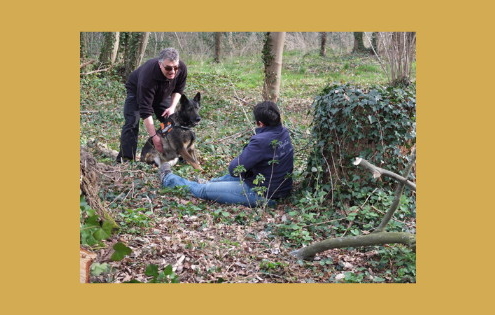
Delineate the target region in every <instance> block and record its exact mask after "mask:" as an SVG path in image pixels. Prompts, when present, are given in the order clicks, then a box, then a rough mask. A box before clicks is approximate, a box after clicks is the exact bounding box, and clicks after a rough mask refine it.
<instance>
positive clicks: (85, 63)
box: [79, 59, 96, 69]
mask: <svg viewBox="0 0 495 315" xmlns="http://www.w3.org/2000/svg"><path fill="white" fill-rule="evenodd" d="M95 62H96V60H95V59H91V60H89V61H86V62H84V63H82V64H81V65H80V66H79V69H82V68H84V67H86V66H88V65H90V64H92V63H95Z"/></svg>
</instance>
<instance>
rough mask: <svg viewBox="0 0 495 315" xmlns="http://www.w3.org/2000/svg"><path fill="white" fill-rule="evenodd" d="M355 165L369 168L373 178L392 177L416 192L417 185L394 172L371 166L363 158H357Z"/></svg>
mask: <svg viewBox="0 0 495 315" xmlns="http://www.w3.org/2000/svg"><path fill="white" fill-rule="evenodd" d="M353 164H354V165H359V166H362V167H364V168H367V169H368V170H370V171H371V173H373V178H378V177H380V176H382V175H385V176H388V177H391V178H393V179H396V180H397V181H399V182H401V183H404V184H406V185H407V186H408V187H409V188H411V189H412V190H414V191H416V184H415V183H413V182H411V181H409V180H407V178H404V177H402V176H400V175H398V174H396V173H394V172H391V171H388V170H386V169H383V168H380V167H378V166H375V165H373V164H371V163H370V162H368V161H366V160H365V159H362V158H358V157H357V158H356V159H355V160H354V162H353Z"/></svg>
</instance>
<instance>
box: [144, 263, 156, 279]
mask: <svg viewBox="0 0 495 315" xmlns="http://www.w3.org/2000/svg"><path fill="white" fill-rule="evenodd" d="M144 274H145V275H147V276H150V277H158V266H157V265H154V264H149V265H148V266H146V270H145V272H144Z"/></svg>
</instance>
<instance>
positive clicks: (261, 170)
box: [159, 101, 294, 207]
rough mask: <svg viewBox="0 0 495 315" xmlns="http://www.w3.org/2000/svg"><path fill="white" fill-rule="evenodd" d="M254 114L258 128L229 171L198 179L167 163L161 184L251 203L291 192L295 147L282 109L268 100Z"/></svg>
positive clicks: (212, 197) (197, 194)
mask: <svg viewBox="0 0 495 315" xmlns="http://www.w3.org/2000/svg"><path fill="white" fill-rule="evenodd" d="M253 114H254V118H255V120H256V125H257V126H258V128H256V130H255V134H254V135H253V136H252V137H251V139H250V140H249V143H248V144H247V145H246V146H245V147H244V149H243V150H242V152H241V154H240V155H239V156H238V157H236V158H234V159H233V160H232V162H230V164H229V174H227V175H224V176H222V177H218V178H213V179H211V180H210V181H208V182H206V183H198V182H194V181H189V180H186V179H184V178H182V177H180V176H177V175H175V174H173V173H172V171H171V166H170V164H169V163H163V164H162V165H161V166H160V170H159V172H160V182H161V184H162V185H163V186H165V187H176V186H186V187H187V188H188V189H189V191H190V192H191V193H192V195H193V196H195V197H197V198H201V199H206V200H214V201H217V202H219V203H224V204H241V205H245V206H248V207H255V206H257V205H259V204H260V203H261V204H263V203H264V202H267V203H268V204H269V205H274V204H275V201H274V200H276V199H279V198H283V197H287V196H288V195H290V193H291V190H292V172H293V169H294V148H293V146H292V143H291V140H290V136H289V131H288V130H287V128H285V127H283V126H282V122H281V118H280V111H279V109H278V107H277V105H276V104H275V103H273V102H270V101H265V102H261V103H259V104H257V105H256V106H255V107H254V109H253ZM236 168H237V169H236ZM239 169H242V172H238V171H239ZM259 175H262V176H259ZM257 177H258V179H257ZM259 177H261V178H264V180H260V179H259ZM256 187H260V188H258V189H256ZM260 192H261V194H260Z"/></svg>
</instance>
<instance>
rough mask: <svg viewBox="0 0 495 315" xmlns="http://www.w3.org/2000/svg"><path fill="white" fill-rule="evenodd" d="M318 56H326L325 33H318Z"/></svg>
mask: <svg viewBox="0 0 495 315" xmlns="http://www.w3.org/2000/svg"><path fill="white" fill-rule="evenodd" d="M320 39H321V42H320V56H322V57H325V56H326V55H327V52H326V44H327V33H326V32H321V33H320Z"/></svg>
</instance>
